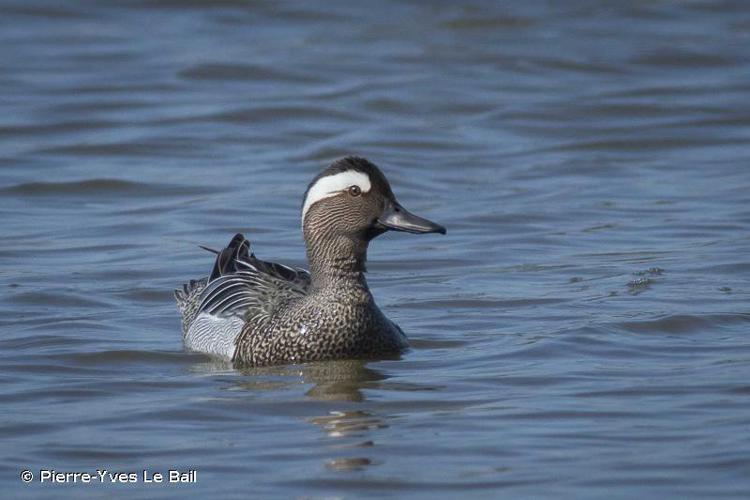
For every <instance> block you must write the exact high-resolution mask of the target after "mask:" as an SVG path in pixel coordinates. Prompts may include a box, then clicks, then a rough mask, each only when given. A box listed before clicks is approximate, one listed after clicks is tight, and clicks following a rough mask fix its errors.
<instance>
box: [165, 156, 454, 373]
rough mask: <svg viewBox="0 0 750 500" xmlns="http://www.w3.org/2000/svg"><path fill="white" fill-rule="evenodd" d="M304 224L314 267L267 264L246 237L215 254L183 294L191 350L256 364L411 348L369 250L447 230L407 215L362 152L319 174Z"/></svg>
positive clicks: (178, 295) (306, 200) (305, 205)
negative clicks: (371, 268) (386, 238)
mask: <svg viewBox="0 0 750 500" xmlns="http://www.w3.org/2000/svg"><path fill="white" fill-rule="evenodd" d="M301 225H302V235H303V238H304V242H305V249H306V255H307V261H308V265H309V269H307V270H306V269H302V268H298V267H292V266H286V265H283V264H279V263H275V262H269V261H264V260H261V259H259V258H257V257H256V256H255V253H254V252H252V251H251V248H250V242H249V241H248V240H247V239H246V238H245V236H244V235H242V234H236V235H235V236H234V237H233V238H232V239H231V240H230V242H229V243H228V244H227V246H226V247H224V248H223V249H221V250H219V251H214V253H216V258H215V260H214V264H213V267H212V269H211V272H210V274H209V275H208V276H207V277H205V278H202V279H197V280H190V281H189V282H188V283H186V284H184V285H183V286H182V287H181V288H179V289H177V290H175V293H174V295H175V299H176V302H177V306H178V309H179V311H180V314H181V318H182V331H183V343H184V345H185V347H186V349H188V350H190V351H197V352H202V353H205V354H208V355H209V356H212V357H217V358H220V359H223V360H226V361H231V363H232V364H233V365H234V366H235V367H243V366H248V367H249V366H267V365H282V364H299V363H306V362H312V361H326V360H339V359H368V358H379V357H380V358H382V357H389V356H393V355H398V354H399V353H401V352H402V351H404V350H405V349H406V348H408V346H409V343H408V340H407V338H406V335H405V334H404V332H403V330H402V329H401V328H400V327H399V326H398V325H396V323H394V322H393V321H391V320H390V319H388V318H387V317H386V316H385V314H383V312H382V311H381V310H380V308H379V307H378V306H377V304H376V303H375V300H374V298H373V295H372V293H371V291H370V289H369V287H368V285H367V280H366V279H365V273H366V261H367V249H368V246H369V244H370V242H371V241H372V240H373V239H374V238H376V237H377V236H379V235H381V234H383V233H385V232H386V231H401V232H406V233H412V234H427V233H440V234H446V229H445V227H443V226H442V225H440V224H437V223H435V222H432V221H430V220H427V219H425V218H422V217H419V216H417V215H414V214H412V213H411V212H409V211H408V210H406V209H405V208H404V207H403V206H402V205H401V204H400V203H399V202H398V201H397V200H396V196H395V195H394V194H393V191H392V189H391V186H390V183H389V182H388V180H387V179H386V177H385V175H384V174H383V172H382V171H381V170H380V169H379V168H378V167H377V166H376V165H375V164H373V163H372V162H370V161H369V160H367V159H365V158H362V157H359V156H347V157H344V158H341V159H338V160H336V161H334V162H333V163H331V164H330V165H329V166H328V167H327V168H325V169H324V170H323V171H321V172H320V173H319V174H318V175H317V176H315V177H314V178H313V180H312V181H311V182H310V184H309V185H308V187H307V190H306V191H305V194H304V197H303V202H302V209H301ZM204 248H206V247H204Z"/></svg>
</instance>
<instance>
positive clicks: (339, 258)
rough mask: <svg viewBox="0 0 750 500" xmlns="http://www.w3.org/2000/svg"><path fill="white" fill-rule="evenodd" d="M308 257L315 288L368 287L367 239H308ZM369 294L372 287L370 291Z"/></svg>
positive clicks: (336, 237) (343, 237) (340, 237)
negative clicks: (366, 274) (366, 275)
mask: <svg viewBox="0 0 750 500" xmlns="http://www.w3.org/2000/svg"><path fill="white" fill-rule="evenodd" d="M306 243H307V245H306V246H307V261H308V262H309V264H310V275H311V276H312V286H313V288H314V289H325V288H357V289H362V290H363V291H367V290H368V289H367V281H366V280H365V271H366V268H365V264H366V262H367V242H365V241H361V240H360V241H357V240H353V239H351V238H349V237H346V236H335V237H327V238H319V239H317V240H309V239H308V240H307V242H306ZM367 294H368V295H369V291H367Z"/></svg>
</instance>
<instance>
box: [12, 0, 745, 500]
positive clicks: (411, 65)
mask: <svg viewBox="0 0 750 500" xmlns="http://www.w3.org/2000/svg"><path fill="white" fill-rule="evenodd" d="M0 23H1V24H2V30H0V54H1V55H2V61H3V71H2V73H1V74H0V90H1V91H2V103H3V104H2V109H3V113H1V114H0V218H1V220H2V222H0V227H1V228H2V231H1V232H0V235H1V236H2V243H1V244H0V289H2V290H3V293H2V294H1V295H0V318H1V319H0V332H1V335H0V374H2V375H1V376H2V381H3V383H2V385H0V422H1V425H0V439H2V449H3V451H2V453H0V477H1V479H0V493H2V495H3V496H4V497H14V498H20V497H28V498H49V497H55V498H59V497H61V496H75V497H77V498H81V497H94V498H101V497H102V496H106V495H123V496H124V495H125V494H127V495H128V496H129V497H133V498H153V497H178V496H179V497H181V498H182V497H183V496H184V495H185V494H191V495H196V494H197V495H201V496H212V497H216V496H226V497H237V498H239V497H246V496H247V495H250V496H255V497H259V498H270V497H283V498H289V497H292V498H299V497H303V498H354V497H385V496H398V497H411V498H436V497H443V498H455V497H456V496H457V495H462V496H471V497H482V498H497V497H508V498H524V497H533V498H576V499H580V498H601V497H603V496H605V495H606V496H607V497H608V498H636V497H637V498H666V497H671V498H720V497H721V498H732V497H735V498H741V497H744V496H745V495H747V491H748V490H749V489H750V434H749V433H748V428H750V382H749V380H750V378H749V376H748V375H749V374H750V337H748V331H749V329H750V308H748V298H749V293H750V281H749V280H748V278H749V277H750V257H748V256H750V232H749V231H748V230H749V229H750V172H749V171H748V166H749V165H750V142H749V141H750V104H748V103H750V100H749V99H748V93H749V92H750V52H748V50H747V47H748V46H750V9H749V8H748V6H747V4H746V2H743V1H736V2H731V1H726V2H722V1H717V2H710V1H691V2H681V1H652V2H614V1H613V2H608V1H604V2H600V1H583V0H581V1H576V2H542V1H532V2H515V3H513V4H506V5H500V4H499V3H497V4H496V3H493V2H471V3H461V5H457V3H456V2H429V3H428V2H409V1H401V2H383V3H378V4H377V5H375V4H372V3H368V4H364V3H363V4H361V5H354V4H352V3H351V2H324V3H321V5H320V6H317V7H316V6H312V5H309V4H306V3H295V2H244V1H222V2H198V1H190V0H141V1H125V2H119V3H117V5H114V4H109V3H108V5H105V4H103V3H101V2H85V1H81V2H77V1H71V2H53V1H49V2H44V1H35V2H27V1H20V0H18V1H13V0H5V1H4V2H2V4H0ZM350 153H357V154H361V155H365V156H367V157H368V158H370V159H371V160H373V161H374V162H375V163H377V164H379V165H380V166H381V167H382V168H383V169H384V170H385V172H386V173H387V175H388V176H389V178H390V180H391V182H392V184H393V186H394V190H395V192H396V194H397V195H398V197H399V199H400V200H401V201H402V203H403V204H404V205H405V206H406V207H408V208H409V209H410V210H413V211H414V212H415V213H419V214H422V215H424V216H426V217H429V218H430V219H433V220H435V221H438V222H440V223H442V224H444V225H445V226H447V227H448V230H449V232H448V235H447V236H445V237H441V236H438V235H427V236H420V237H417V236H411V235H404V234H393V235H386V236H384V237H381V238H379V239H378V240H377V241H375V242H374V243H373V245H372V246H371V249H370V253H369V256H370V264H369V268H370V275H369V282H370V285H371V288H372V289H373V291H374V294H375V296H376V299H377V300H378V302H379V303H380V305H381V307H382V308H383V310H384V311H385V312H386V314H388V315H389V316H390V317H391V318H393V319H394V320H396V321H397V322H398V323H399V324H400V325H401V326H402V327H403V329H404V330H405V331H406V332H407V334H408V335H409V337H410V339H411V342H412V345H413V348H412V350H410V351H409V352H407V353H405V354H404V355H403V356H402V357H401V359H397V360H383V361H371V362H360V361H354V360H347V361H340V362H332V363H314V364H307V365H300V366H286V367H274V368H259V369H252V370H246V371H242V372H240V371H235V370H232V369H231V367H229V366H225V365H221V364H219V363H213V362H211V361H210V360H209V359H207V358H205V357H203V356H202V355H199V354H194V353H188V352H185V351H184V350H183V349H182V345H181V338H180V331H179V328H180V327H179V318H178V315H177V311H176V308H175V305H174V303H173V299H172V295H171V291H172V289H173V288H175V287H177V286H179V285H180V284H181V283H183V282H184V281H185V280H187V279H190V278H197V277H200V276H201V275H204V274H205V273H207V272H208V270H209V269H210V266H211V262H212V258H211V255H210V254H208V253H207V252H205V251H203V250H201V249H199V248H198V245H199V244H203V245H209V246H214V247H216V246H221V245H223V244H225V243H226V242H227V241H229V239H230V238H231V236H232V235H233V234H234V233H235V232H238V231H241V232H244V233H246V234H247V236H248V237H249V238H250V239H251V240H252V242H253V244H254V246H255V249H256V252H257V254H258V255H259V256H260V257H261V258H265V259H271V260H278V261H281V262H285V263H288V264H292V265H305V261H304V251H303V246H302V241H301V237H300V234H299V220H298V217H299V208H300V204H301V197H302V194H303V192H304V190H305V187H306V185H307V183H308V182H309V180H310V179H311V178H312V177H313V176H314V175H315V173H317V172H318V171H319V170H320V169H321V168H323V167H324V166H325V165H326V164H327V163H328V162H329V161H331V160H332V159H334V158H337V157H339V156H342V155H344V154H350ZM98 468H106V469H108V470H110V471H124V472H130V471H141V470H143V469H147V470H149V471H152V472H164V471H166V470H168V469H183V470H188V469H195V470H197V471H198V481H197V483H196V484H192V485H181V486H179V485H166V484H164V485H144V484H142V483H139V484H137V485H107V484H91V485H81V484H77V485H49V484H39V482H38V481H36V480H35V481H33V482H32V483H31V484H24V483H22V482H21V480H20V478H19V473H20V472H21V470H23V469H29V470H31V471H32V472H34V473H35V474H38V471H39V469H55V470H58V471H63V472H68V471H90V472H94V471H95V470H96V469H98Z"/></svg>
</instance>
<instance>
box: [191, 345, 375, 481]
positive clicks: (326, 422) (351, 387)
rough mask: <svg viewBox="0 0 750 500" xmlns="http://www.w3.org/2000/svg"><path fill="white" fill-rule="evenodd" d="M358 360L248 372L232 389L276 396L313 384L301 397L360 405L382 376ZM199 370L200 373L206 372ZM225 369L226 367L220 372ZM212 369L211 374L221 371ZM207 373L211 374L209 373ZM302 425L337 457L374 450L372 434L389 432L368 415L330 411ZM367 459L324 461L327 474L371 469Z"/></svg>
mask: <svg viewBox="0 0 750 500" xmlns="http://www.w3.org/2000/svg"><path fill="white" fill-rule="evenodd" d="M366 363H367V362H366V361H362V360H340V361H323V362H317V363H306V364H302V365H294V366H271V367H252V368H245V369H243V370H241V372H242V374H243V375H246V376H249V378H248V379H245V380H243V381H242V382H239V383H238V384H237V388H241V389H245V390H251V391H268V390H272V391H278V390H283V389H284V388H291V387H293V386H297V385H299V384H300V383H302V384H312V387H311V388H310V389H309V390H308V391H307V392H305V396H307V397H309V398H312V399H315V400H317V401H331V402H345V403H350V402H354V403H362V402H365V401H366V397H365V395H364V394H363V392H362V391H363V389H367V388H377V387H378V386H379V385H378V382H380V381H383V380H385V379H386V378H387V376H386V375H384V374H383V373H381V372H379V371H378V370H375V369H373V368H369V367H367V366H366ZM205 368H206V367H202V368H201V369H205ZM224 368H225V366H224ZM224 368H222V367H218V366H215V367H214V369H213V370H214V371H219V370H221V369H224ZM208 371H211V370H208ZM305 420H306V421H307V422H310V423H312V424H315V425H316V426H318V427H320V429H321V430H322V431H323V433H324V435H325V437H324V440H323V443H324V445H325V446H326V448H327V449H330V450H335V453H336V454H339V453H346V450H361V449H363V448H369V447H372V446H374V445H375V440H374V439H373V434H374V433H376V432H377V431H378V430H380V429H386V428H388V425H387V424H386V423H385V419H384V418H383V417H381V416H379V415H376V414H374V413H372V412H369V411H364V410H358V409H355V410H352V409H351V408H347V409H337V408H331V409H329V410H328V413H327V414H325V415H319V416H311V417H307V418H306V419H305ZM372 464H373V461H372V459H371V458H369V457H366V456H361V455H360V456H343V457H342V456H337V457H334V458H330V459H327V460H326V461H325V463H324V466H325V467H326V469H329V470H335V471H354V470H362V469H363V468H365V467H366V466H368V465H372Z"/></svg>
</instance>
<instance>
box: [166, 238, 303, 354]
mask: <svg viewBox="0 0 750 500" xmlns="http://www.w3.org/2000/svg"><path fill="white" fill-rule="evenodd" d="M249 247H250V245H249V242H248V241H247V240H246V239H245V237H244V236H243V235H241V234H237V235H235V237H234V238H232V240H231V241H230V243H229V245H227V247H226V248H224V249H223V250H222V251H221V252H218V255H217V257H216V261H215V263H214V267H213V270H212V272H211V275H210V276H209V277H208V278H207V279H204V280H199V281H191V283H189V284H187V285H185V286H183V290H177V291H175V297H176V299H177V303H178V307H179V309H180V311H181V313H182V319H183V341H184V343H185V346H186V347H187V348H188V349H190V350H194V351H199V352H204V353H207V354H211V355H214V356H219V357H222V358H226V359H232V357H233V355H234V351H235V342H236V340H237V337H238V336H239V334H240V333H241V332H242V331H243V328H244V327H245V326H246V325H247V324H252V325H253V326H254V327H255V328H258V329H260V330H264V329H265V328H266V327H267V325H269V324H270V323H271V321H272V319H273V318H274V317H275V316H276V315H277V312H278V310H279V309H281V308H284V307H288V305H289V304H290V303H293V302H295V301H297V300H300V299H301V298H302V297H304V296H305V295H306V294H307V289H308V288H309V285H310V276H309V274H308V273H307V272H306V271H304V270H302V269H296V268H290V267H287V266H283V265H280V264H275V263H271V262H265V261H262V260H259V259H257V258H256V257H255V256H254V255H252V254H250V252H249Z"/></svg>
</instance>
